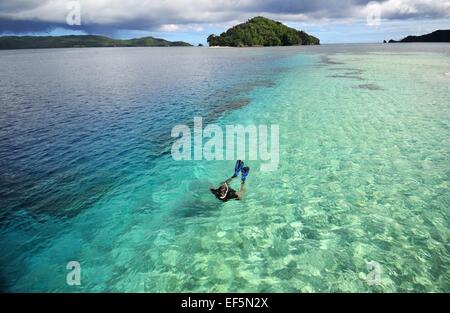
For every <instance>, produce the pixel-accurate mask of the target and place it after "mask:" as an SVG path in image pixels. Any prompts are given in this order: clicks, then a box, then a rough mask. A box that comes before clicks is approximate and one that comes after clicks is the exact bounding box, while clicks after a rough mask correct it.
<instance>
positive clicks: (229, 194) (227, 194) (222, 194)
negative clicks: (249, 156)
mask: <svg viewBox="0 0 450 313" xmlns="http://www.w3.org/2000/svg"><path fill="white" fill-rule="evenodd" d="M249 171H250V168H249V167H248V166H245V167H244V162H243V161H241V160H237V161H236V166H235V167H234V174H233V176H231V177H230V178H228V179H227V180H226V181H224V182H223V183H221V184H220V187H219V188H217V189H214V188H211V189H210V190H211V192H212V193H213V194H214V195H215V196H216V198H217V199H219V200H221V201H224V202H226V201H228V200H231V199H236V200H242V198H243V197H244V192H245V186H244V184H245V180H246V179H247V176H248V173H249ZM239 172H241V174H242V175H241V188H240V189H239V191H236V190H234V189H233V188H231V187H230V186H229V184H230V183H231V181H232V180H233V179H234V178H236V177H238V176H239Z"/></svg>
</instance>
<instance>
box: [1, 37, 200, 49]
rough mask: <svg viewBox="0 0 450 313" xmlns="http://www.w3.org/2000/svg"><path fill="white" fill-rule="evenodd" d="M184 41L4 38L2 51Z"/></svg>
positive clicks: (183, 44)
mask: <svg viewBox="0 0 450 313" xmlns="http://www.w3.org/2000/svg"><path fill="white" fill-rule="evenodd" d="M186 46H191V44H189V43H187V42H183V41H167V40H164V39H160V38H154V37H143V38H135V39H112V38H108V37H105V36H96V35H68V36H3V37H0V49H39V48H85V47H186Z"/></svg>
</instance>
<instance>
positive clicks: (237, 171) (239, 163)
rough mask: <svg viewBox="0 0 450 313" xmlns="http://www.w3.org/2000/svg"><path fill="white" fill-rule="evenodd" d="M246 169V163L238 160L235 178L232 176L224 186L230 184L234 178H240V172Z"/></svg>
mask: <svg viewBox="0 0 450 313" xmlns="http://www.w3.org/2000/svg"><path fill="white" fill-rule="evenodd" d="M243 167H244V161H242V160H237V161H236V165H235V166H234V174H233V176H231V177H230V178H228V179H227V180H226V181H224V182H222V184H225V183H226V184H229V183H230V182H231V181H232V180H233V179H234V178H236V177H238V176H239V172H240V171H241V170H242V168H243Z"/></svg>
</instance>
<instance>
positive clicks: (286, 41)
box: [207, 16, 320, 47]
mask: <svg viewBox="0 0 450 313" xmlns="http://www.w3.org/2000/svg"><path fill="white" fill-rule="evenodd" d="M207 41H208V44H209V45H210V46H231V47H252V46H295V45H318V44H320V40H319V39H318V38H316V37H314V36H311V35H309V34H307V33H305V32H304V31H298V30H296V29H294V28H291V27H288V26H286V25H283V24H282V23H280V22H277V21H273V20H270V19H268V18H265V17H262V16H258V17H254V18H252V19H250V20H248V21H247V22H245V23H242V24H239V25H236V26H234V27H231V28H230V29H228V30H227V31H226V32H224V33H222V34H221V35H220V36H216V35H214V34H212V35H210V36H208V39H207Z"/></svg>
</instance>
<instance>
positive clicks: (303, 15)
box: [0, 0, 450, 44]
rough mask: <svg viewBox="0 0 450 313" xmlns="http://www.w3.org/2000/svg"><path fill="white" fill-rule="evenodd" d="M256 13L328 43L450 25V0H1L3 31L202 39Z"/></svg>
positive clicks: (401, 34)
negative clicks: (301, 30)
mask: <svg viewBox="0 0 450 313" xmlns="http://www.w3.org/2000/svg"><path fill="white" fill-rule="evenodd" d="M78 12H80V15H79V16H80V19H79V20H78V19H77V18H78ZM256 15H262V16H266V17H269V18H273V19H276V20H279V21H282V22H283V23H285V24H287V25H289V26H292V27H295V28H297V29H303V30H305V31H307V32H309V33H311V34H313V35H315V36H318V37H319V38H320V39H321V41H322V42H323V43H341V42H379V41H382V40H383V39H390V38H394V39H400V38H402V37H404V36H405V35H409V34H423V33H428V32H431V31H433V30H436V29H449V28H450V0H380V1H376V2H374V1H366V0H78V1H73V0H0V34H1V35H11V34H18V35H25V34H26V35H29V34H34V35H46V34H51V35H60V34H102V35H108V36H111V37H116V38H132V37H141V36H148V35H151V36H158V37H163V38H166V39H169V40H185V41H188V42H191V43H193V44H197V43H205V41H206V37H207V36H208V35H209V34H211V33H216V34H220V33H221V32H222V31H224V30H226V29H227V28H228V27H230V26H232V25H234V24H237V23H241V22H244V21H246V20H247V19H249V18H251V17H254V16H256ZM78 21H79V22H80V23H81V25H71V24H74V23H75V24H77V23H78Z"/></svg>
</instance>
